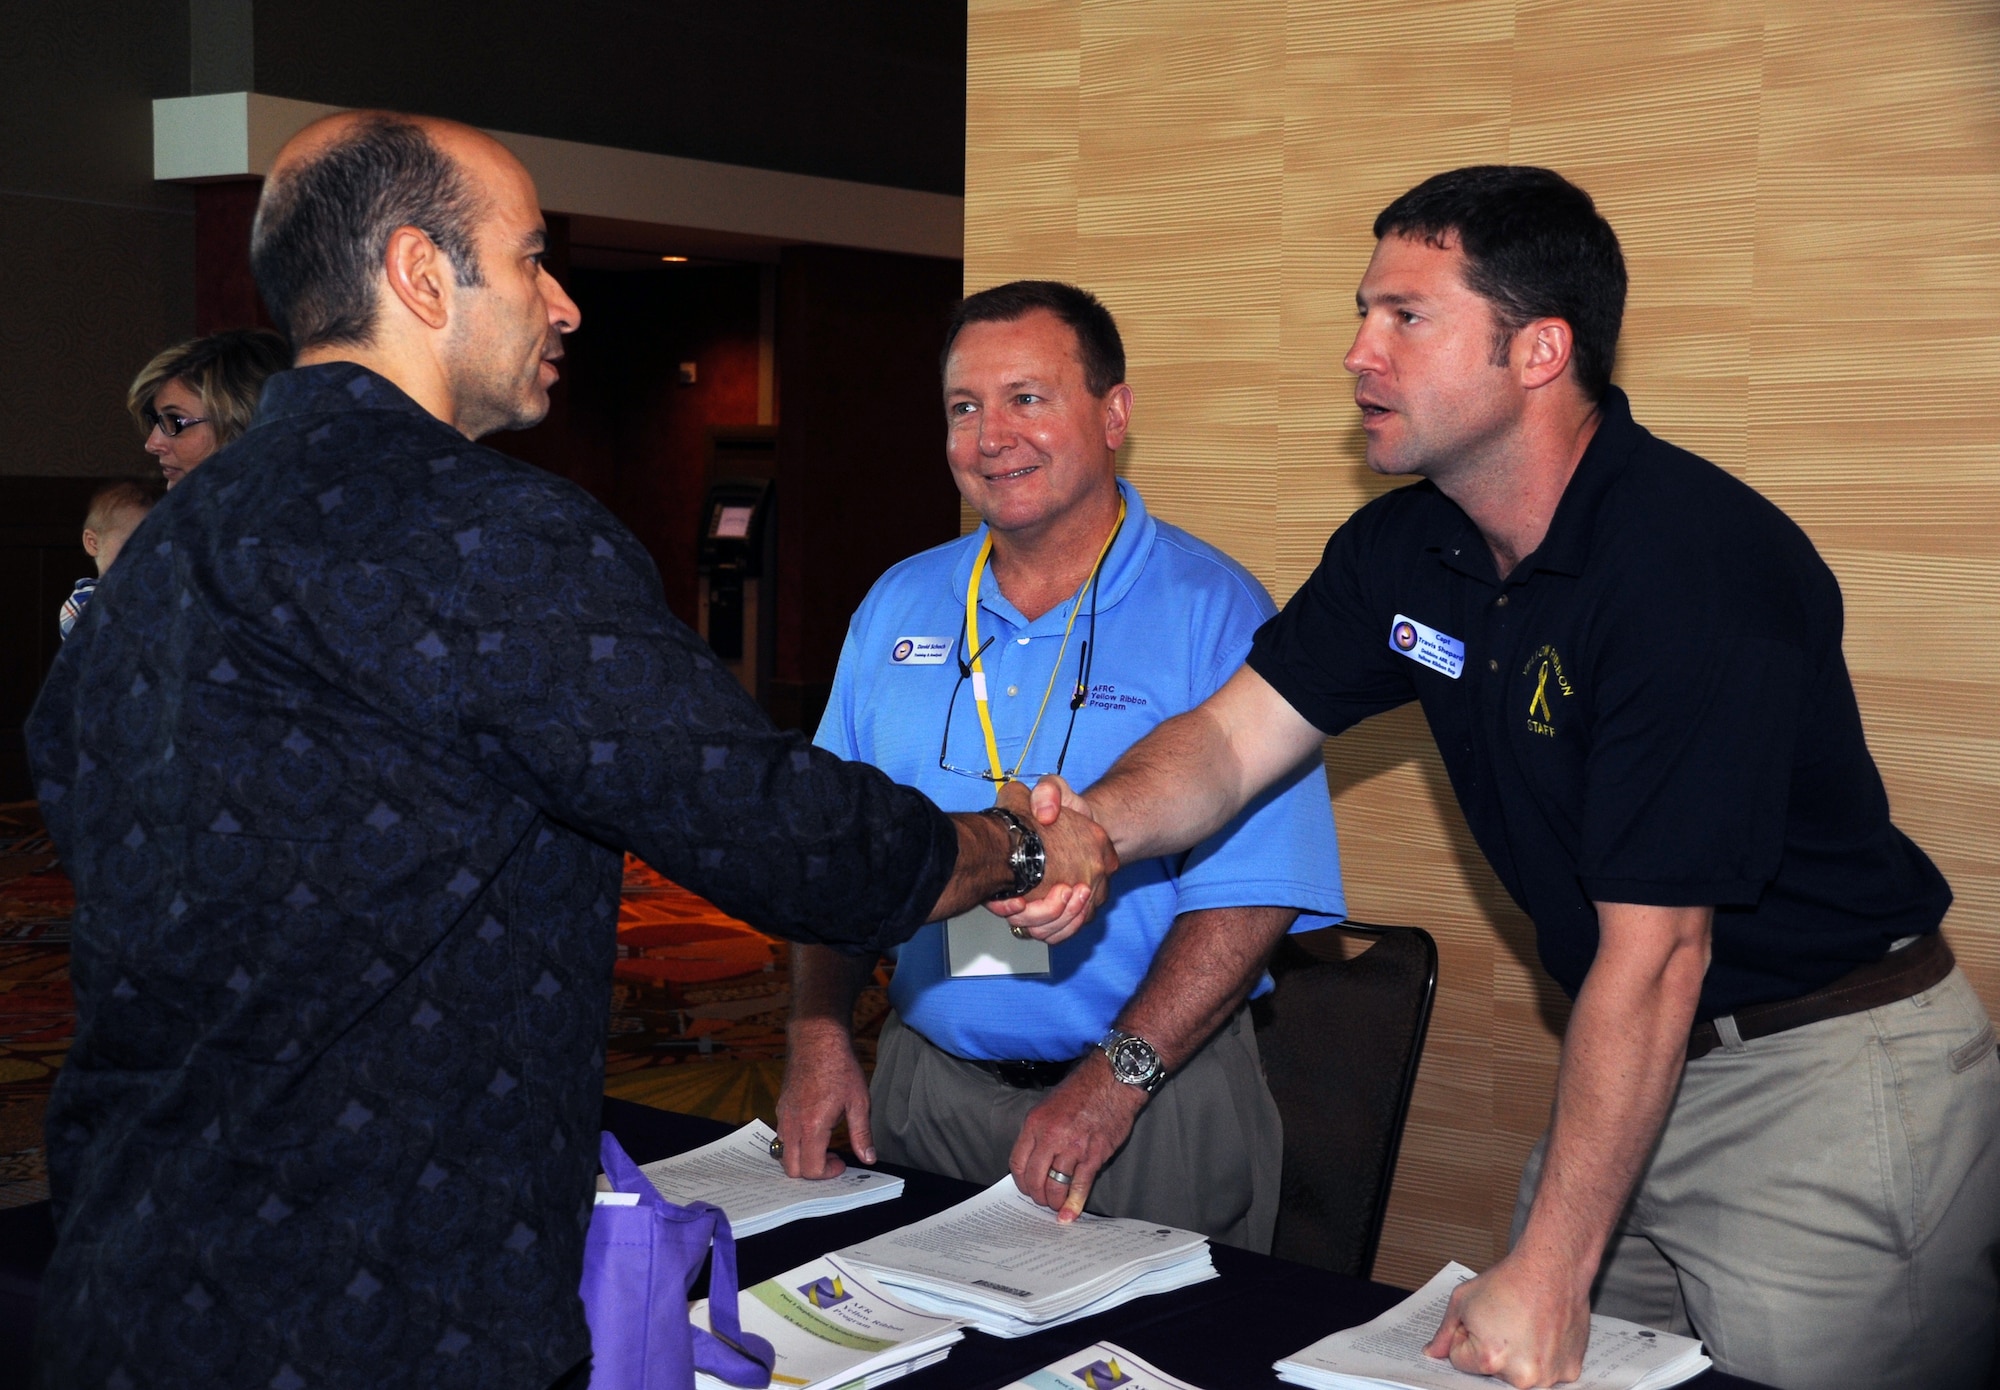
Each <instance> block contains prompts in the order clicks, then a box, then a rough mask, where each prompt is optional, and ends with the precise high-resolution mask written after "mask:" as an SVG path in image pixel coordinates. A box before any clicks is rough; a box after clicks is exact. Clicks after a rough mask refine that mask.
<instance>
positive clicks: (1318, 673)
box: [1248, 498, 1417, 734]
mask: <svg viewBox="0 0 2000 1390" xmlns="http://www.w3.org/2000/svg"><path fill="white" fill-rule="evenodd" d="M1381 500H1382V501H1387V500H1389V499H1387V498H1384V499H1381ZM1380 506H1381V502H1380V501H1378V502H1376V503H1373V504H1370V506H1368V507H1365V508H1363V509H1362V510H1361V511H1360V512H1357V513H1356V514H1355V515H1354V516H1353V517H1350V518H1349V519H1348V521H1347V523H1346V524H1345V525H1343V526H1342V527H1341V528H1340V529H1339V530H1338V531H1335V532H1334V533H1333V536H1332V538H1331V539H1330V540H1328V541H1327V543H1326V551H1325V553H1324V554H1322V555H1321V557H1320V562H1319V566H1318V567H1317V568H1316V569H1314V570H1313V572H1312V574H1311V575H1309V576H1308V577H1307V579H1306V582H1305V583H1304V584H1302V585H1300V586H1299V590H1298V592H1297V593H1295V594H1293V595H1292V598H1291V602H1289V603H1287V604H1286V605H1285V607H1284V609H1283V611H1281V612H1280V613H1279V614H1278V616H1277V617H1275V618H1273V619H1271V620H1270V621H1269V622H1268V623H1265V624H1264V626H1263V627H1262V628H1260V629H1258V632H1257V637H1256V640H1255V641H1254V642H1253V643H1252V644H1251V647H1250V657H1249V662H1248V664H1249V667H1250V669H1251V670H1253V671H1255V672H1256V673H1257V674H1258V675H1260V676H1262V677H1263V678H1264V680H1265V681H1266V682H1267V683H1269V685H1270V686H1271V688H1272V689H1273V690H1275V691H1277V692H1278V694H1279V695H1281V696H1283V697H1284V700H1285V702H1286V703H1287V704H1289V705H1290V706H1291V707H1292V708H1293V709H1295V710H1297V711H1298V712H1299V714H1300V716H1301V717H1303V718H1304V719H1305V720H1306V722H1308V723H1309V724H1311V725H1312V726H1313V727H1314V728H1316V729H1318V730H1320V731H1321V732H1322V733H1326V734H1337V733H1340V732H1342V731H1343V730H1345V729H1348V728H1350V727H1352V726H1353V725H1355V724H1358V723H1360V722H1361V721H1362V720H1363V719H1366V718H1368V717H1369V716H1370V715H1375V714H1381V713H1382V712H1384V711H1385V710H1391V709H1394V708H1395V707H1396V706H1398V705H1403V704H1408V703H1409V702H1410V701H1411V700H1413V699H1415V698H1416V693H1417V692H1416V687H1415V685H1414V684H1413V683H1412V681H1411V680H1410V675H1409V670H1410V663H1408V662H1406V661H1402V660H1399V659H1398V658H1397V657H1396V656H1395V654H1394V653H1393V652H1391V651H1390V650H1389V643H1388V623H1387V620H1386V619H1381V620H1378V618H1377V616H1376V615H1375V613H1374V612H1373V611H1372V605H1370V604H1369V602H1368V601H1367V591H1366V585H1365V582H1364V581H1365V579H1366V576H1367V572H1368V571H1367V566H1366V556H1365V554H1364V552H1365V551H1366V550H1367V549H1368V542H1369V539H1370V537H1371V535H1372V533H1373V531H1374V529H1375V527H1374V523H1375V519H1376V515H1375V514H1377V513H1378V509H1379V508H1380Z"/></svg>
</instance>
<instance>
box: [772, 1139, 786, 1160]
mask: <svg viewBox="0 0 2000 1390" xmlns="http://www.w3.org/2000/svg"><path fill="white" fill-rule="evenodd" d="M784 1156H785V1141H784V1140H782V1139H773V1140H772V1141H771V1157H773V1158H783V1157H784Z"/></svg>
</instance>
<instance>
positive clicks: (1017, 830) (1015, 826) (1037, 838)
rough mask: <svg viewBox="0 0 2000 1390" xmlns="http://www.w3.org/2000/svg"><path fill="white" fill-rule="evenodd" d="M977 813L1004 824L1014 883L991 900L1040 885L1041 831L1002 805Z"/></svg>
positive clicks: (1044, 866) (1044, 864)
mask: <svg viewBox="0 0 2000 1390" xmlns="http://www.w3.org/2000/svg"><path fill="white" fill-rule="evenodd" d="M981 814H983V815H988V816H991V817H993V819H995V820H997V821H999V822H1000V823H1001V824H1002V825H1004V826H1006V827H1007V872H1008V873H1010V874H1012V875H1013V876H1014V883H1013V886H1012V887H1010V888H1003V889H1001V890H1000V891H999V892H998V893H995V894H994V895H993V898H994V900H995V901H997V900H999V899H1001V898H1020V897H1026V896H1027V895H1028V894H1029V893H1032V892H1034V891H1035V889H1036V888H1037V887H1039V886H1040V885H1041V882H1042V875H1043V874H1044V873H1045V872H1047V870H1048V865H1049V860H1048V853H1047V851H1046V850H1044V849H1043V848H1042V836H1041V832H1040V831H1039V830H1038V829H1036V828H1035V826H1034V825H1033V824H1032V823H1030V822H1028V821H1025V820H1022V819H1021V818H1020V817H1019V816H1017V815H1015V814H1014V813H1013V812H1012V811H1010V810H1008V809H1007V808H1006V807H1005V806H988V807H987V808H986V810H985V811H984V812H982V813H981Z"/></svg>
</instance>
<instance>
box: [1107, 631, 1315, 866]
mask: <svg viewBox="0 0 2000 1390" xmlns="http://www.w3.org/2000/svg"><path fill="white" fill-rule="evenodd" d="M1323 739H1324V735H1323V734H1321V733H1320V731H1319V730H1318V729H1315V728H1314V727H1313V726H1312V725H1311V724H1309V723H1307V722H1306V720H1305V719H1304V717H1303V716H1301V715H1300V714H1299V712H1298V711H1297V710H1295V709H1293V708H1292V707H1291V705H1290V704H1289V703H1287V702H1286V700H1285V698H1284V697H1283V696H1282V695H1280V694H1278V692H1277V691H1276V690H1274V689H1272V688H1271V686H1270V685H1269V683H1267V682H1266V681H1265V680H1264V678H1263V677H1261V676H1259V675H1258V674H1257V673H1256V672H1255V671H1253V670H1251V669H1250V668H1249V667H1248V666H1245V667H1243V668H1242V669H1241V670H1239V671H1238V672H1237V673H1236V674H1235V675H1233V676H1231V677H1230V678H1229V680H1228V681H1227V682H1226V683H1225V684H1224V685H1223V687H1222V689H1220V690H1218V691H1216V692H1215V694H1213V695H1211V696H1209V698H1208V699H1206V700H1204V701H1202V703H1201V704H1199V705H1196V706H1195V707H1194V708H1193V709H1191V710H1189V711H1187V713H1185V714H1179V715H1176V716H1174V717H1173V718H1172V719H1169V720H1167V721H1166V722H1165V723H1163V724H1161V725H1160V726H1159V727H1158V728H1156V729H1154V730H1153V731H1152V732H1151V733H1150V734H1148V735H1146V737H1144V738H1142V739H1140V740H1139V741H1138V742H1137V743H1135V744H1133V745H1132V746H1131V747H1130V748H1128V749H1127V750H1125V755H1124V756H1123V757H1121V758H1120V759H1119V760H1118V761H1117V762H1116V763H1115V764H1113V765H1112V768H1111V771H1109V772H1107V773H1106V774H1105V775H1104V776H1103V778H1101V779H1100V780H1099V781H1098V782H1097V784H1096V785H1095V786H1093V787H1091V788H1090V789H1089V790H1088V791H1087V792H1085V793H1084V795H1085V797H1086V799H1087V800H1088V801H1089V803H1090V814H1091V816H1092V818H1093V819H1095V820H1096V821H1097V823H1098V824H1099V825H1101V826H1103V827H1104V828H1105V829H1106V830H1107V831H1109V832H1110V835H1111V843H1112V844H1113V845H1114V846H1115V847H1116V848H1117V850H1118V857H1119V859H1120V860H1122V861H1123V862H1125V863H1127V864H1130V863H1132V862H1134V861H1135V860H1139V859H1147V858H1151V857H1152V856H1154V855H1156V854H1177V853H1179V852H1180V851H1181V850H1184V849H1187V848H1188V847H1189V846H1191V845H1197V844H1200V843H1201V842H1202V841H1203V840H1205V839H1207V838H1208V837H1209V836H1210V835H1213V834H1214V833H1215V832H1216V831H1218V830H1220V829H1222V827H1223V826H1225V825H1227V824H1229V822H1230V821H1231V820H1232V819H1233V818H1234V817H1235V815H1236V813H1237V812H1238V811H1241V810H1242V809H1243V808H1244V807H1245V806H1247V805H1248V804H1249V803H1250V801H1251V800H1252V799H1253V798H1254V797H1256V796H1257V795H1258V794H1259V793H1260V792H1262V791H1263V790H1264V789H1265V788H1266V787H1268V786H1270V785H1271V784H1272V783H1274V782H1276V781H1277V780H1278V779H1279V778H1281V777H1283V776H1285V775H1286V774H1287V773H1289V772H1291V771H1292V770H1293V769H1295V768H1296V767H1298V765H1299V764H1300V763H1301V762H1302V761H1303V760H1304V759H1305V758H1306V757H1307V756H1308V755H1309V754H1310V753H1312V751H1313V750H1314V749H1316V748H1318V747H1319V746H1320V744H1321V742H1322V741H1323Z"/></svg>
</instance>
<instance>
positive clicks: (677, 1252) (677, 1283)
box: [578, 1134, 776, 1390]
mask: <svg viewBox="0 0 2000 1390" xmlns="http://www.w3.org/2000/svg"><path fill="white" fill-rule="evenodd" d="M599 1154H600V1157H601V1160H602V1162H603V1164H604V1173H605V1176H606V1177H608V1178H609V1179H610V1180H611V1187H612V1190H613V1191H617V1192H636V1193H638V1194H639V1204H638V1205H637V1206H632V1207H607V1206H598V1207H592V1208H591V1212H590V1233H589V1235H588V1236H586V1237H585V1239H584V1244H583V1284H582V1287H581V1288H580V1289H579V1290H578V1292H580V1293H581V1294H582V1295H583V1314H584V1317H585V1319H586V1320H588V1322H589V1323H590V1357H591V1363H590V1390H694V1373H695V1369H696V1368H697V1367H699V1368H700V1369H701V1370H703V1371H706V1372H707V1373H708V1374H710V1375H712V1376H714V1377H716V1378H717V1379H719V1380H723V1381H727V1382H728V1383H729V1384H731V1385H742V1386H749V1387H762V1386H767V1385H769V1384H770V1383H771V1363H772V1361H773V1360H775V1359H776V1357H775V1355H774V1353H773V1352H772V1350H771V1344H770V1343H769V1342H767V1341H765V1340H764V1339H763V1338H762V1337H757V1336H753V1335H752V1334H750V1333H747V1332H745V1331H744V1330H743V1327H742V1324H741V1323H739V1322H738V1321H737V1317H736V1238H735V1237H734V1236H733V1235H731V1234H730V1233H729V1218H728V1217H727V1216H725V1215H723V1213H722V1208H720V1207H715V1206H710V1205H709V1204H708V1203H707V1202H694V1203H690V1204H689V1205H687V1206H684V1207H678V1206H675V1205H674V1204H673V1203H672V1202H669V1201H668V1200H667V1199H666V1198H664V1197H662V1196H661V1195H660V1194H659V1193H658V1192H657V1191H656V1190H655V1189H654V1187H653V1184H652V1183H650V1182H648V1181H647V1180H646V1175H645V1174H644V1173H641V1172H640V1171H639V1166H638V1165H637V1164H636V1163H634V1162H633V1161H632V1160H631V1159H630V1158H628V1157H626V1154H625V1150H624V1149H623V1148H621V1147H620V1146H619V1143H618V1141H617V1140H616V1139H614V1138H612V1137H611V1135H609V1134H606V1135H605V1136H604V1139H603V1143H602V1146H601V1147H600V1149H599ZM711 1246H712V1247H713V1250H714V1254H715V1266H714V1268H713V1269H711V1270H710V1271H709V1276H708V1309H709V1312H708V1316H709V1321H710V1323H711V1324H712V1325H713V1326H714V1328H715V1333H716V1334H720V1335H715V1334H711V1333H709V1332H706V1331H703V1330H702V1329H700V1328H697V1327H695V1326H694V1325H693V1324H692V1323H690V1322H689V1321H688V1290H689V1289H690V1288H692V1287H693V1285H694V1281H695V1277H696V1276H697V1275H699V1274H700V1273H701V1267H702V1263H703V1262H704V1261H705V1260H707V1258H708V1256H709V1252H710V1249H711Z"/></svg>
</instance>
